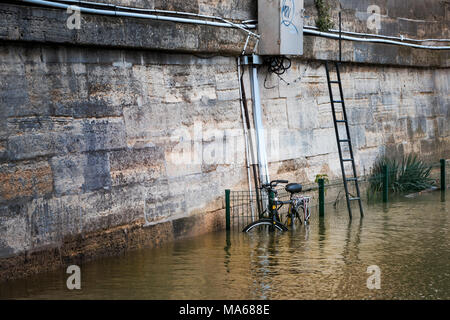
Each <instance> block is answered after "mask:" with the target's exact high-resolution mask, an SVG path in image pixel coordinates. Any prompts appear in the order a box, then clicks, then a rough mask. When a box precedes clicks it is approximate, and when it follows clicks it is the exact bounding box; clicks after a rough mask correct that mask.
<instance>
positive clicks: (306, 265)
mask: <svg viewBox="0 0 450 320" xmlns="http://www.w3.org/2000/svg"><path fill="white" fill-rule="evenodd" d="M448 198H449V195H448V194H447V201H446V202H445V201H444V202H442V201H441V200H442V199H441V194H440V192H433V193H429V194H424V195H421V196H419V197H417V198H413V199H409V198H405V197H400V198H398V199H396V200H394V201H393V202H391V203H389V205H388V206H387V207H386V206H383V204H373V205H368V206H366V208H365V217H364V218H363V219H360V218H359V217H358V216H356V217H354V219H353V220H352V221H350V220H349V219H348V215H347V212H346V210H345V208H344V207H342V208H341V209H339V210H334V209H333V208H332V207H327V212H326V217H325V218H324V219H319V218H318V216H317V212H313V214H312V218H311V223H310V225H309V226H306V227H305V226H301V227H300V228H298V229H297V230H295V231H292V230H291V231H288V232H285V233H283V234H281V233H269V232H259V233H254V234H244V233H242V232H240V231H239V229H235V230H233V231H231V232H229V233H227V232H219V233H211V234H207V235H203V236H199V237H195V238H191V239H187V240H180V241H176V242H174V243H170V244H166V245H164V246H162V247H159V248H152V249H143V250H139V251H134V252H129V253H127V254H125V255H122V256H119V257H112V258H105V259H99V260H96V261H93V262H89V263H85V264H83V265H81V266H80V267H81V290H68V289H67V287H66V279H67V277H68V276H69V275H67V274H66V273H65V271H66V270H65V269H59V270H56V271H53V272H49V273H44V274H39V275H35V276H31V277H28V278H25V279H19V280H16V281H9V282H3V283H0V298H2V299H8V298H14V299H450V268H449V263H450V241H449V240H450V232H449V230H450V218H449V200H448ZM355 213H357V210H355ZM355 213H354V214H355ZM371 265H377V266H378V267H379V268H380V271H381V277H380V280H381V282H380V289H368V287H367V278H368V277H369V276H370V275H371V274H369V273H367V268H368V267H369V266H371Z"/></svg>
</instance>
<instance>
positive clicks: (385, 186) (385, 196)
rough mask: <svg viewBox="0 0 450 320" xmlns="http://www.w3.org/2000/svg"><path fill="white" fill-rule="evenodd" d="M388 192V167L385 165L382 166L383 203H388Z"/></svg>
mask: <svg viewBox="0 0 450 320" xmlns="http://www.w3.org/2000/svg"><path fill="white" fill-rule="evenodd" d="M388 191H389V167H388V166H387V165H384V166H383V202H384V203H387V202H388Z"/></svg>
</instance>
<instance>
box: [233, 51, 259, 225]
mask: <svg viewBox="0 0 450 320" xmlns="http://www.w3.org/2000/svg"><path fill="white" fill-rule="evenodd" d="M237 72H238V79H239V97H240V105H241V116H242V127H243V130H244V143H245V160H246V164H247V182H248V191H249V198H250V211H251V216H252V219H254V217H255V214H254V210H253V196H252V180H251V178H250V157H249V149H248V132H247V124H246V120H247V119H246V115H245V110H244V101H243V95H242V78H241V59H240V57H238V58H237Z"/></svg>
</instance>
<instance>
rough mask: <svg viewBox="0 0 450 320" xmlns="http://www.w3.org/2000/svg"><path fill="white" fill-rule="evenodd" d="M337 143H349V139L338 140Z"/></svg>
mask: <svg viewBox="0 0 450 320" xmlns="http://www.w3.org/2000/svg"><path fill="white" fill-rule="evenodd" d="M339 142H350V139H343V140H339Z"/></svg>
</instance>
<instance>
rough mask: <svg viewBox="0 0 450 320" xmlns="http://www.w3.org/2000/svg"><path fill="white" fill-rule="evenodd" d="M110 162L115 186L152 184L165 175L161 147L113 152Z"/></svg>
mask: <svg viewBox="0 0 450 320" xmlns="http://www.w3.org/2000/svg"><path fill="white" fill-rule="evenodd" d="M109 160H110V166H111V179H112V185H113V186H117V185H124V184H133V183H143V182H151V181H154V180H155V179H157V178H159V177H161V176H163V175H165V159H164V152H163V149H162V148H161V147H150V148H143V149H125V150H118V151H112V152H111V153H110V157H109Z"/></svg>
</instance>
